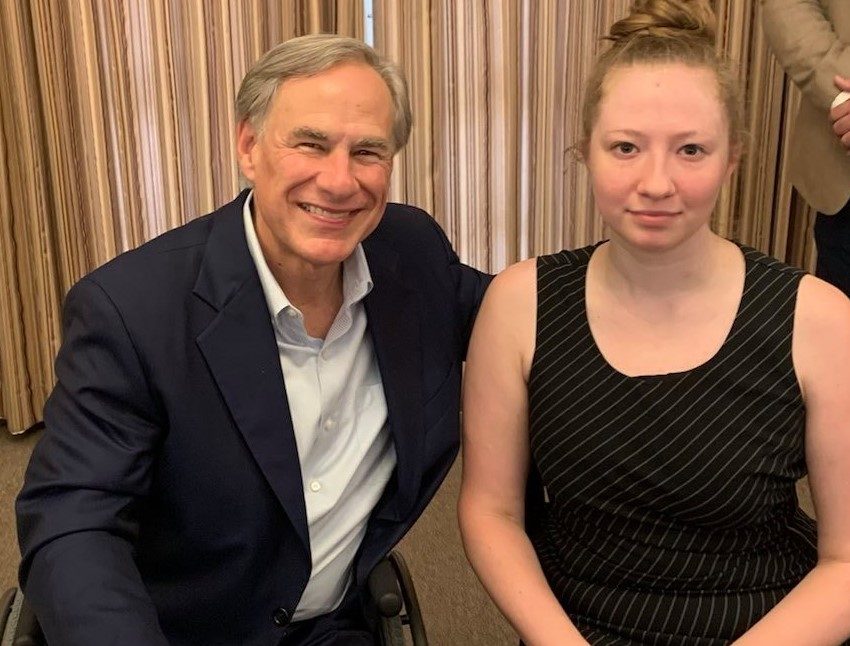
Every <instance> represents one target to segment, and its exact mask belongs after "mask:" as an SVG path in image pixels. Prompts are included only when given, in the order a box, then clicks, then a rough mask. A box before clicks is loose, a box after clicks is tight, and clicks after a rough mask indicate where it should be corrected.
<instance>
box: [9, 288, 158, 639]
mask: <svg viewBox="0 0 850 646" xmlns="http://www.w3.org/2000/svg"><path fill="white" fill-rule="evenodd" d="M63 328H64V342H63V344H62V348H61V349H60V351H59V354H58V357H57V359H56V375H57V379H58V382H57V385H56V386H55V388H54V391H53V393H52V394H51V396H50V398H49V400H48V402H47V404H46V405H45V410H44V420H45V427H46V428H45V431H44V434H43V436H42V438H41V439H40V441H39V443H38V445H37V446H36V448H35V450H34V452H33V455H32V458H31V460H30V464H29V467H28V469H27V472H26V476H25V480H24V486H23V489H22V491H21V493H20V494H19V496H18V499H17V503H16V511H17V518H18V538H19V541H20V547H21V554H22V561H21V568H20V581H21V587H22V588H23V589H24V593H25V595H26V596H27V599H28V600H29V602H30V603H31V605H32V607H33V609H34V610H35V613H36V615H37V617H38V619H39V622H40V623H41V624H42V627H43V629H44V633H45V636H46V638H47V641H48V642H49V643H50V645H51V646H62V645H69V646H70V645H81V646H82V645H86V646H92V645H95V646H96V645H98V644H104V645H106V644H127V645H135V644H139V645H142V644H144V645H145V646H151V645H153V646H157V645H163V646H164V645H165V644H167V641H166V639H165V637H164V635H163V633H162V631H161V629H160V626H159V623H158V619H157V615H156V610H155V608H154V605H153V603H152V601H151V599H150V597H149V595H148V593H147V590H146V588H145V586H144V584H143V582H142V579H141V576H140V574H139V571H138V569H137V567H136V565H135V562H134V558H133V552H134V543H135V540H136V538H137V536H138V531H139V524H138V520H137V509H138V505H139V503H140V501H141V500H142V499H143V498H144V496H145V495H146V493H147V492H148V490H149V487H150V481H151V468H152V462H153V452H154V450H155V447H156V445H157V443H158V442H159V441H160V439H161V435H162V426H161V425H160V423H159V422H158V421H157V419H156V406H155V404H154V397H153V396H152V394H151V392H150V391H149V387H148V382H147V379H146V377H145V374H144V369H143V364H142V362H141V361H140V359H139V357H138V355H137V353H136V349H135V347H134V346H133V343H132V340H131V338H130V335H129V334H128V332H127V329H126V327H125V325H124V322H123V321H122V319H121V316H120V314H119V312H118V310H117V309H116V307H115V306H114V305H113V303H112V301H111V300H110V299H109V297H108V295H107V294H106V293H105V292H104V291H103V289H102V288H101V287H100V286H99V285H98V284H97V283H95V282H94V281H93V280H91V279H88V278H87V279H83V280H82V281H81V282H80V283H78V284H77V285H76V286H75V287H74V288H73V289H72V290H71V292H69V294H68V297H67V299H66V303H65V310H64V317H63Z"/></svg>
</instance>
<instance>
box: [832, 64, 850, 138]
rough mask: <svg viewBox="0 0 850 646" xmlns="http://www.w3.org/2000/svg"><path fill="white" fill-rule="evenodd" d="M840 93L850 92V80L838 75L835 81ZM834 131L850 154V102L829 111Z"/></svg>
mask: <svg viewBox="0 0 850 646" xmlns="http://www.w3.org/2000/svg"><path fill="white" fill-rule="evenodd" d="M833 81H834V83H835V87H837V88H838V90H839V91H844V92H850V78H847V77H844V76H838V75H836V76H835V78H834V79H833ZM829 120H830V121H831V122H832V129H833V131H835V134H836V136H837V137H838V139H839V141H841V145H842V146H844V149H845V150H847V151H848V154H850V101H844V102H843V103H840V104H839V105H837V106H835V107H834V108H832V109H831V110H830V111H829Z"/></svg>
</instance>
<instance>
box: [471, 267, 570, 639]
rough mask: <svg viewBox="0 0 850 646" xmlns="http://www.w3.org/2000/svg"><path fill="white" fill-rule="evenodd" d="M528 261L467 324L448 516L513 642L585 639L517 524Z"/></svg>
mask: <svg viewBox="0 0 850 646" xmlns="http://www.w3.org/2000/svg"><path fill="white" fill-rule="evenodd" d="M535 264H536V263H535V260H534V259H531V260H527V261H525V262H522V263H519V264H518V265H514V266H513V267H510V268H509V269H507V270H506V271H505V272H503V273H502V274H500V275H499V276H497V277H496V279H495V280H494V281H493V283H492V285H491V286H490V288H489V289H488V291H487V294H486V296H485V297H484V302H483V304H482V306H481V311H480V312H479V314H478V318H477V319H476V322H475V328H474V330H473V333H472V340H471V342H470V346H469V353H468V355H467V364H466V372H465V375H464V391H463V482H462V484H461V491H460V500H459V502H458V517H459V520H460V528H461V534H462V535H463V544H464V548H465V550H466V554H467V557H468V558H469V561H470V563H471V564H472V567H473V569H474V570H475V572H476V574H477V575H478V577H479V578H480V579H481V582H482V584H483V585H484V587H485V588H486V589H487V592H489V593H490V596H491V597H492V598H493V600H494V601H495V603H496V605H497V606H498V607H499V609H500V610H501V611H502V612H503V613H504V615H505V616H506V617H507V618H508V620H509V621H510V622H511V623H512V624H513V626H514V628H515V629H516V631H517V632H518V633H519V634H520V636H521V637H522V639H523V641H525V642H526V643H527V644H529V646H543V645H546V644H553V645H554V644H558V645H559V646H569V645H573V644H574V645H580V644H584V645H586V644H587V642H586V641H585V640H584V639H583V638H582V637H581V635H580V633H579V632H578V630H577V629H576V628H575V626H573V624H572V623H571V622H570V620H569V619H568V618H567V615H566V614H565V613H564V610H563V609H562V608H561V605H560V604H559V603H558V600H557V599H556V598H555V595H554V594H553V593H552V591H551V590H550V589H549V586H548V584H547V582H546V579H545V577H544V575H543V572H542V570H541V568H540V564H539V562H538V561H537V556H536V554H535V552H534V549H533V547H532V545H531V542H530V541H529V539H528V536H527V535H526V533H525V528H524V504H525V480H526V477H527V474H528V460H529V448H528V390H527V381H528V374H529V368H530V364H531V358H532V355H533V352H534V336H535V328H536V276H537V272H536V266H535Z"/></svg>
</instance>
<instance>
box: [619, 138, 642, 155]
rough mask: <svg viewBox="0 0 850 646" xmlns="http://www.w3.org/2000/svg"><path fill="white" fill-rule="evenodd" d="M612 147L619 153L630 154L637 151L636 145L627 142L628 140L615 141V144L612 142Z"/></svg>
mask: <svg viewBox="0 0 850 646" xmlns="http://www.w3.org/2000/svg"><path fill="white" fill-rule="evenodd" d="M613 148H614V150H616V151H617V152H618V153H621V154H623V155H631V154H633V153H635V152H637V146H635V145H634V144H632V143H629V142H628V141H620V142H617V143H616V144H614V146H613Z"/></svg>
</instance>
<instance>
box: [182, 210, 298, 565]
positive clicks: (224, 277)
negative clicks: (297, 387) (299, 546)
mask: <svg viewBox="0 0 850 646" xmlns="http://www.w3.org/2000/svg"><path fill="white" fill-rule="evenodd" d="M245 195H246V193H243V194H242V195H240V197H239V198H237V200H235V201H234V202H232V203H231V204H229V205H228V206H226V207H224V208H223V209H222V211H223V212H222V213H220V214H219V215H218V216H217V217H216V219H215V220H214V222H213V228H212V231H211V232H210V237H209V239H208V241H207V249H206V252H205V255H204V261H203V264H202V266H201V270H200V272H199V274H198V280H197V282H196V284H195V294H196V296H198V297H199V298H201V299H203V300H204V301H206V302H207V303H209V304H210V305H211V306H212V307H214V308H215V309H216V310H218V315H217V316H216V317H215V318H214V319H213V321H212V323H210V325H209V326H208V327H207V328H206V329H205V330H204V331H203V332H202V333H201V334H200V335H198V337H197V342H198V346H199V347H200V350H201V353H202V354H203V356H204V359H205V360H206V362H207V365H208V366H209V369H210V372H211V373H212V376H213V378H214V379H215V382H216V384H217V385H218V388H219V390H220V391H221V394H222V396H223V398H224V400H225V402H226V403H227V406H228V408H229V410H230V413H231V415H232V416H233V420H234V421H235V423H236V425H237V427H238V428H239V431H240V432H241V433H242V435H243V437H244V439H245V443H246V444H247V446H248V449H249V450H250V451H251V454H252V455H253V457H254V460H255V461H256V462H257V465H258V466H259V468H260V470H261V471H262V473H263V475H264V476H265V478H266V480H268V483H269V485H270V486H271V488H272V490H273V491H274V493H275V495H276V497H277V499H278V500H279V501H280V504H281V505H282V506H283V508H284V511H285V512H286V514H287V516H288V517H289V520H290V522H291V523H292V525H293V527H294V528H295V531H296V533H297V534H298V537H299V539H300V540H301V542H302V543H303V546H304V549H305V550H306V552H307V555H308V558H309V554H310V541H309V534H308V530H307V513H306V509H305V505H304V493H303V487H302V480H301V466H300V463H299V459H298V448H297V446H296V443H295V434H294V430H293V426H292V417H291V415H290V412H289V406H288V404H287V400H286V390H285V386H284V382H283V374H282V372H281V368H280V359H279V356H278V352H277V343H276V341H275V337H274V330H273V328H272V324H271V320H270V316H269V311H268V305H267V304H266V300H265V297H264V295H263V290H262V286H261V285H260V280H259V277H258V276H257V273H256V269H255V267H254V264H253V260H252V259H251V255H250V253H249V251H248V246H247V241H246V239H245V230H244V226H243V220H242V205H243V204H244V201H245Z"/></svg>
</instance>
